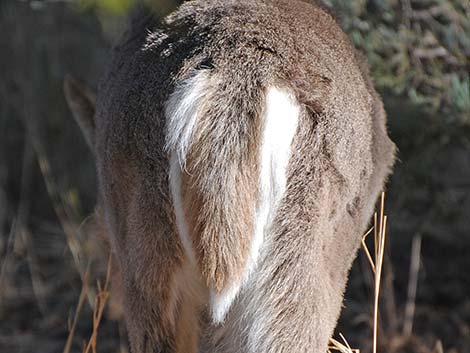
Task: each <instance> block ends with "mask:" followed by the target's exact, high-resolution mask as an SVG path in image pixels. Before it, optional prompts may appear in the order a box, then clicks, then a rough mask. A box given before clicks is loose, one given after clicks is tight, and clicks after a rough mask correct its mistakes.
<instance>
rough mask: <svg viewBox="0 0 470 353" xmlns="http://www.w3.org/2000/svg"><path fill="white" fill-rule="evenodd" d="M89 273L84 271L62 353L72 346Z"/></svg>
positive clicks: (68, 350) (86, 290)
mask: <svg viewBox="0 0 470 353" xmlns="http://www.w3.org/2000/svg"><path fill="white" fill-rule="evenodd" d="M89 275H90V273H89V271H87V272H86V273H85V279H84V281H83V283H82V290H81V292H80V297H79V298H78V305H77V308H76V309H75V315H74V317H73V323H72V326H71V327H70V331H69V336H68V337H67V341H66V343H65V347H64V350H63V353H69V352H70V349H71V348H72V341H73V336H74V335H75V329H76V327H77V322H78V318H79V317H80V313H81V311H82V308H83V303H84V302H85V298H86V295H87V292H88V277H89Z"/></svg>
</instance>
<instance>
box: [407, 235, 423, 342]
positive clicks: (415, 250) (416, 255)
mask: <svg viewBox="0 0 470 353" xmlns="http://www.w3.org/2000/svg"><path fill="white" fill-rule="evenodd" d="M420 261H421V235H420V234H417V235H415V236H414V238H413V244H412V246H411V261H410V276H409V280H408V297H407V301H406V307H405V319H404V324H403V335H404V336H410V335H411V333H412V331H413V319H414V314H415V307H416V291H417V287H418V274H419V264H420Z"/></svg>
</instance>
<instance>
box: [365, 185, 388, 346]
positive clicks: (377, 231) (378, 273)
mask: <svg viewBox="0 0 470 353" xmlns="http://www.w3.org/2000/svg"><path fill="white" fill-rule="evenodd" d="M384 209H385V193H382V197H381V200H380V218H378V217H377V213H376V214H375V215H374V228H373V229H374V250H375V251H374V255H375V256H374V259H372V257H371V255H370V252H369V249H368V248H367V245H366V242H365V240H366V238H367V236H368V235H369V234H370V233H371V231H370V230H369V231H368V232H367V233H366V234H365V235H364V236H363V237H362V246H363V248H364V251H365V253H366V255H367V258H368V260H369V263H370V265H371V268H372V271H373V272H374V284H375V286H374V329H373V349H372V352H373V353H377V337H378V326H379V298H380V282H381V278H382V267H383V261H384V252H385V238H386V233H387V216H386V215H385V214H384Z"/></svg>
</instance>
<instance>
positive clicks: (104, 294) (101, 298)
mask: <svg viewBox="0 0 470 353" xmlns="http://www.w3.org/2000/svg"><path fill="white" fill-rule="evenodd" d="M110 276H111V256H110V257H109V260H108V269H107V271H106V280H105V282H104V287H102V286H101V283H100V282H99V281H98V294H97V295H96V298H95V306H94V308H93V332H92V334H91V337H90V340H89V341H88V344H87V346H86V347H85V349H84V351H83V353H90V351H91V352H93V353H96V344H97V338H98V331H99V326H100V322H101V318H102V317H103V313H104V309H105V308H106V303H107V302H108V299H109V280H110Z"/></svg>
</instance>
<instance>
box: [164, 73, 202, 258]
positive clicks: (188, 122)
mask: <svg viewBox="0 0 470 353" xmlns="http://www.w3.org/2000/svg"><path fill="white" fill-rule="evenodd" d="M207 80H208V77H207V74H206V73H205V72H199V73H198V74H197V75H195V76H192V77H191V78H189V79H187V80H186V81H184V82H183V83H182V84H181V86H179V87H177V88H176V90H175V92H173V93H172V94H171V96H170V98H169V99H168V102H167V104H166V109H165V115H166V119H167V125H166V141H165V142H166V144H165V149H166V150H167V151H169V152H170V153H171V158H170V176H169V178H170V191H171V196H172V199H173V207H174V210H175V217H176V226H177V228H178V233H179V236H180V240H181V243H182V245H183V248H184V250H185V252H186V255H187V256H188V258H189V260H190V261H191V262H192V263H193V264H194V265H195V264H196V256H195V254H194V250H193V245H192V241H191V237H190V235H189V229H188V224H187V223H186V218H185V214H184V209H183V199H182V196H181V172H182V170H183V169H184V168H185V162H186V155H187V153H188V149H189V147H190V145H191V139H192V137H193V132H194V128H195V125H196V122H197V116H198V112H199V111H200V109H201V107H202V106H203V102H204V96H205V93H206V91H207V90H206V86H207Z"/></svg>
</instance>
